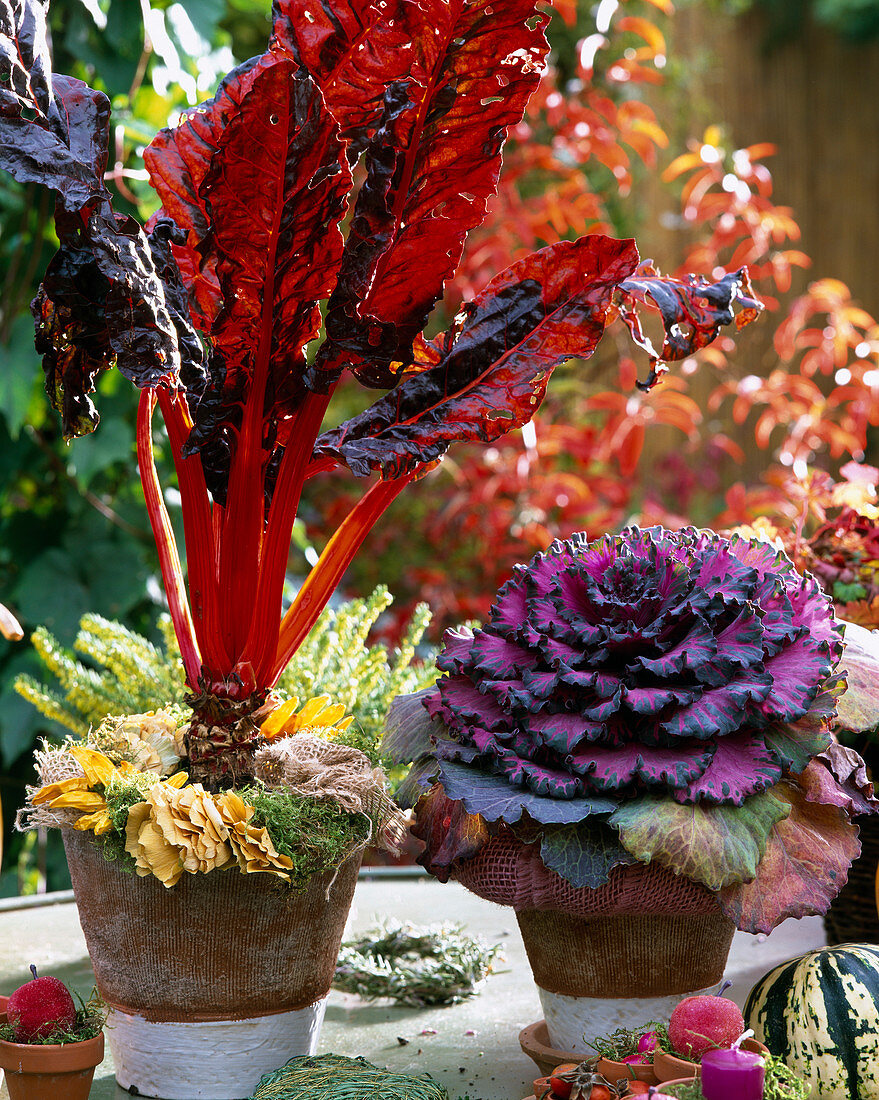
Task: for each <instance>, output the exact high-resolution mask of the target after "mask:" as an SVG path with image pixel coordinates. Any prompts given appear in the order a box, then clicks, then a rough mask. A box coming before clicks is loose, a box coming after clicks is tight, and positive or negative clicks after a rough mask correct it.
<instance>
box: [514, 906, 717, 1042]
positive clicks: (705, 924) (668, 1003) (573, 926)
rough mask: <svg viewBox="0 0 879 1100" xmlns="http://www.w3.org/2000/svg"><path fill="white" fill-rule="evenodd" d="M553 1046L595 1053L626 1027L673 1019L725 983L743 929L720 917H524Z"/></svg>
mask: <svg viewBox="0 0 879 1100" xmlns="http://www.w3.org/2000/svg"><path fill="white" fill-rule="evenodd" d="M516 917H517V919H518V922H519V929H520V931H521V933H522V940H523V942H524V944H525V950H526V952H527V953H528V961H529V962H530V963H531V970H532V972H533V974H534V980H535V982H536V983H537V991H538V994H539V996H540V1001H541V1004H542V1006H543V1010H544V1016H545V1019H546V1023H547V1027H548V1029H549V1037H550V1040H551V1042H552V1044H553V1046H557V1047H563V1048H565V1049H567V1050H573V1051H576V1052H578V1053H579V1055H580V1057H581V1058H582V1057H583V1056H584V1055H586V1054H588V1053H589V1049H590V1048H589V1047H588V1046H587V1045H586V1044H587V1041H588V1040H590V1039H592V1038H594V1037H595V1036H598V1035H612V1034H613V1032H614V1031H616V1030H617V1028H619V1027H623V1026H625V1027H629V1026H631V1025H632V1024H633V1023H635V1024H637V1023H641V1022H645V1021H647V1020H663V1019H668V1017H669V1016H670V1015H671V1012H672V1009H673V1008H674V1007H675V1005H676V1004H677V1003H678V1002H679V1001H680V1000H681V998H682V997H686V996H689V995H691V994H693V993H696V992H707V991H709V990H711V989H712V988H713V987H714V986H715V985H716V984H717V983H718V982H719V981H720V980H721V979H722V977H723V971H724V967H725V966H726V960H727V956H728V954H729V948H730V944H731V942H732V937H733V932H734V931H735V925H734V924H733V922H732V921H731V920H728V919H727V918H726V917H725V916H724V915H723V914H722V913H721V912H720V910H719V909H718V910H716V911H715V912H713V913H652V914H642V913H618V914H608V915H601V914H595V915H591V916H587V917H575V916H571V915H569V914H567V913H561V912H558V911H557V910H552V909H550V910H541V909H526V910H523V911H521V912H517V913H516Z"/></svg>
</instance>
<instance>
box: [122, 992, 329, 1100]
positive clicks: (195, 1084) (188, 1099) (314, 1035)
mask: <svg viewBox="0 0 879 1100" xmlns="http://www.w3.org/2000/svg"><path fill="white" fill-rule="evenodd" d="M325 1009H326V999H325V998H324V999H323V1000H320V1001H317V1002H315V1003H314V1004H313V1005H309V1006H308V1008H301V1009H298V1010H297V1011H295V1012H279V1013H277V1014H276V1015H273V1016H255V1017H252V1018H250V1019H247V1020H207V1021H204V1022H189V1021H186V1022H177V1021H170V1022H164V1021H162V1022H154V1021H151V1020H145V1019H144V1018H143V1016H135V1015H129V1013H127V1012H121V1011H119V1010H118V1009H111V1011H110V1016H109V1019H108V1021H107V1033H106V1034H107V1040H108V1042H109V1043H110V1049H111V1050H112V1052H113V1062H114V1064H115V1068H116V1080H117V1081H118V1082H119V1084H120V1085H121V1086H122V1088H124V1089H137V1092H138V1093H139V1094H140V1095H141V1096H152V1097H162V1100H243V1098H246V1097H248V1096H250V1095H251V1094H252V1093H253V1091H254V1089H255V1088H256V1086H257V1084H258V1083H259V1079H260V1077H262V1075H263V1074H264V1073H271V1071H272V1070H275V1069H279V1068H280V1067H281V1066H282V1065H283V1064H284V1063H285V1062H286V1061H287V1060H288V1059H290V1058H293V1057H294V1056H295V1055H297V1054H314V1053H315V1051H316V1050H317V1042H318V1037H319V1035H320V1028H321V1024H322V1023H323V1018H324V1011H325Z"/></svg>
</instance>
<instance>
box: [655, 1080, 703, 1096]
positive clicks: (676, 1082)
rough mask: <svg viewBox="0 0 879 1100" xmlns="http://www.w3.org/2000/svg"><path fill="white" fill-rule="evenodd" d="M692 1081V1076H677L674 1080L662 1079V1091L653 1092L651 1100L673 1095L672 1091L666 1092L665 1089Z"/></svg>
mask: <svg viewBox="0 0 879 1100" xmlns="http://www.w3.org/2000/svg"><path fill="white" fill-rule="evenodd" d="M692 1081H693V1078H692V1077H678V1078H676V1079H675V1080H674V1081H663V1082H662V1092H658V1093H654V1094H653V1100H662V1098H663V1096H670V1095H671V1096H673V1095H674V1094H673V1093H667V1092H666V1091H665V1090H666V1089H673V1088H674V1087H675V1085H689V1084H691V1083H692Z"/></svg>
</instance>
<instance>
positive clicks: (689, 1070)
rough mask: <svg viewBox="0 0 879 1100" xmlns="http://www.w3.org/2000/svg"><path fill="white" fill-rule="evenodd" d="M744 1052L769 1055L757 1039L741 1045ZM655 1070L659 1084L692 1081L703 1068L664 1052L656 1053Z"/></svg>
mask: <svg viewBox="0 0 879 1100" xmlns="http://www.w3.org/2000/svg"><path fill="white" fill-rule="evenodd" d="M741 1048H742V1050H750V1051H753V1053H754V1054H768V1053H769V1048H768V1047H766V1046H764V1045H763V1044H762V1043H759V1042H758V1041H757V1040H756V1039H744V1040H742V1043H741ZM653 1069H654V1072H655V1073H656V1076H657V1077H658V1078H659V1083H660V1084H663V1083H664V1082H666V1081H668V1082H671V1081H692V1080H693V1078H694V1077H701V1076H702V1067H701V1066H700V1065H699V1063H698V1062H690V1061H688V1060H687V1059H686V1058H676V1057H675V1055H673V1054H668V1053H667V1052H666V1051H664V1050H657V1051H654V1054H653Z"/></svg>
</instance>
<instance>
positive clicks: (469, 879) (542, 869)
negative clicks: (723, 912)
mask: <svg viewBox="0 0 879 1100" xmlns="http://www.w3.org/2000/svg"><path fill="white" fill-rule="evenodd" d="M455 878H456V879H457V880H458V882H460V883H461V884H462V885H463V886H466V887H467V889H468V890H471V891H472V892H473V893H474V894H478V895H479V897H481V898H485V899H486V900H487V901H493V902H496V903H497V904H498V905H512V907H513V908H514V909H515V910H517V911H519V910H521V909H557V910H559V911H560V912H562V913H567V914H569V915H570V916H572V917H587V916H591V915H593V914H596V913H601V914H604V915H609V914H612V913H632V912H640V913H646V914H658V913H690V914H697V913H702V914H710V913H716V912H717V902H716V900H715V898H714V895H713V894H712V893H711V892H710V891H709V890H707V889H706V888H705V887H704V886H701V885H700V884H699V883H698V882H692V881H691V880H690V879H687V878H683V877H682V876H681V875H675V874H674V873H673V872H671V871H668V870H666V869H665V868H664V867H660V866H659V865H658V864H654V863H635V864H633V865H631V866H628V867H615V868H614V869H613V870H612V871H611V873H610V879H609V880H608V882H607V883H606V884H605V885H604V886H599V887H598V888H597V889H595V890H591V889H589V888H588V887H578V886H572V885H571V884H570V883H569V882H567V881H566V880H565V879H563V878H562V877H561V875H557V874H556V873H555V871H550V870H549V868H548V867H547V866H546V864H545V863H544V862H543V860H542V859H541V858H540V851H539V848H538V846H537V845H536V844H523V843H522V842H521V841H520V840H517V839H516V838H515V837H513V836H511V835H510V834H509V833H506V834H502V835H501V836H498V837H493V838H492V839H491V840H489V841H488V843H487V844H486V845H485V846H484V847H483V848H482V849H481V850H480V851H479V852H478V853H477V854H476V855H475V856H474V857H473V858H472V859H468V860H466V861H463V862H462V863H461V864H460V865H459V866H458V867H456V869H455Z"/></svg>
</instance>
